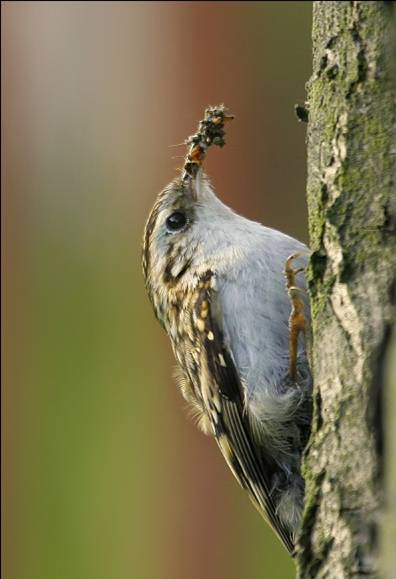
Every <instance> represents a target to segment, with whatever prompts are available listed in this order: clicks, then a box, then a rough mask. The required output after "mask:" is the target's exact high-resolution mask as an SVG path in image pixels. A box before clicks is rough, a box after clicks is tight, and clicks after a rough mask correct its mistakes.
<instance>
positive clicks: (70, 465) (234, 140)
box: [1, 2, 311, 579]
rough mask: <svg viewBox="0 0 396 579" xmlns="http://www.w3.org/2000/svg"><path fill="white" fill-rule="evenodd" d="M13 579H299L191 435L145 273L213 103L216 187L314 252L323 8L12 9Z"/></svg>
mask: <svg viewBox="0 0 396 579" xmlns="http://www.w3.org/2000/svg"><path fill="white" fill-rule="evenodd" d="M1 8H2V81H3V82H2V105H3V106H2V115H3V117H2V118H3V122H2V128H3V131H2V139H3V141H2V145H3V146H2V155H3V158H2V167H3V172H2V187H3V190H2V199H3V258H4V259H3V273H5V276H3V280H4V287H3V290H4V291H3V314H4V317H3V320H4V322H3V328H4V332H5V338H6V339H5V340H3V360H4V362H5V363H4V364H3V383H4V391H3V469H4V473H3V474H4V478H3V530H4V541H3V558H2V565H3V576H4V577H5V578H6V579H90V578H95V579H129V578H132V577H133V578H135V577H136V578H137V579H140V578H141V579H198V578H199V579H201V578H202V577H205V578H206V579H225V578H227V579H240V578H243V579H253V578H262V579H287V578H291V577H293V576H294V572H293V565H292V563H291V561H290V560H289V558H288V556H287V554H286V552H285V551H284V550H283V548H282V546H281V545H280V543H279V542H278V540H277V539H276V538H274V536H273V535H272V532H271V531H270V530H269V529H268V527H267V526H266V525H265V524H264V522H263V521H262V520H261V518H260V517H259V515H258V514H257V513H256V512H255V510H254V509H253V507H252V506H251V504H250V502H249V501H248V499H247V497H246V496H245V494H244V492H243V491H242V490H241V489H239V487H238V486H237V484H236V482H235V481H234V479H233V477H232V475H231V474H230V472H228V469H227V467H226V465H225V463H224V461H223V459H222V457H221V456H220V453H219V452H218V451H217V448H216V446H215V444H214V442H213V441H211V440H209V439H207V438H205V437H204V436H203V435H201V434H200V433H199V432H197V431H196V429H195V426H194V425H193V424H192V423H191V422H190V420H189V419H188V417H187V415H186V413H185V408H184V403H183V401H182V398H181V396H180V395H179V393H178V392H177V389H176V386H175V385H174V383H173V381H172V366H173V363H174V362H173V358H172V355H171V351H170V346H169V344H168V341H167V339H166V336H165V335H164V334H163V332H162V330H161V329H160V327H159V325H158V324H157V322H156V321H155V319H154V316H153V314H152V311H151V308H150V306H149V303H148V300H147V298H146V296H145V293H144V286H143V281H142V276H141V268H140V243H141V236H142V230H143V226H144V222H145V219H146V216H147V214H148V211H149V209H150V206H151V205H152V203H153V201H154V198H155V195H156V193H157V192H158V191H159V190H160V189H161V188H162V187H163V186H164V185H165V184H166V183H167V182H168V181H169V180H171V179H172V178H173V177H174V176H175V175H176V171H175V169H176V168H177V167H178V166H180V163H181V160H180V159H177V158H172V157H174V156H175V155H183V154H184V149H183V148H180V149H177V148H176V149H175V148H170V147H169V146H170V145H174V144H177V143H180V142H182V141H183V140H184V139H185V138H186V137H187V136H188V135H189V134H192V133H193V132H194V130H195V128H196V124H197V122H198V120H199V119H200V118H201V116H202V112H203V109H204V108H205V106H206V105H208V104H217V103H221V102H224V103H225V104H226V105H227V106H228V107H229V108H230V109H231V110H232V111H233V112H234V113H235V115H236V117H237V118H236V120H235V121H234V122H233V123H232V125H229V126H228V127H227V128H228V139H227V141H228V142H227V146H226V148H225V149H223V150H222V151H220V150H212V151H211V152H210V155H209V158H208V164H207V170H208V172H209V174H210V175H211V177H212V179H213V183H214V185H215V187H216V189H217V191H218V193H219V195H220V196H221V198H222V199H223V200H224V201H225V202H226V203H228V204H229V205H231V206H232V207H233V208H235V209H236V210H237V211H239V212H242V213H243V214H244V215H246V216H248V217H251V218H254V219H256V220H259V221H262V222H263V223H265V224H267V225H270V226H273V227H276V228H279V229H281V230H283V231H285V232H287V233H289V234H291V235H294V236H296V237H298V238H300V239H302V240H306V239H307V235H306V208H305V200H304V189H305V182H304V181H305V144H304V139H305V127H304V126H303V125H301V124H299V123H298V122H297V120H296V118H295V116H294V111H293V106H294V104H295V103H297V102H300V103H301V102H303V101H304V97H305V89H304V85H305V82H306V80H307V79H308V77H309V74H310V61H311V57H310V26H311V14H310V13H311V3H310V2H232V3H228V2H193V3H189V2H178V3H176V2H175V3H173V2H3V3H2V5H1Z"/></svg>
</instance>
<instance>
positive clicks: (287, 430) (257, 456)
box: [142, 105, 312, 556]
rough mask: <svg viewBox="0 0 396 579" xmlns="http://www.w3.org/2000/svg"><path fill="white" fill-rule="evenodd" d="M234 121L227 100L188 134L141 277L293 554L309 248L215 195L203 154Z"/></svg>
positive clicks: (307, 393)
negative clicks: (182, 162) (236, 210)
mask: <svg viewBox="0 0 396 579" xmlns="http://www.w3.org/2000/svg"><path fill="white" fill-rule="evenodd" d="M231 118H232V117H231V115H228V114H227V112H226V109H225V107H224V105H220V106H217V107H209V108H208V109H207V110H206V111H205V118H204V120H203V121H201V123H200V125H199V128H198V131H197V133H196V134H195V135H193V136H192V137H190V138H189V139H188V140H187V141H186V143H187V144H188V145H189V151H188V153H187V156H186V158H185V163H184V167H183V170H182V172H181V173H180V175H179V176H177V177H176V178H175V179H174V180H173V181H172V182H171V183H170V184H168V185H167V186H166V187H165V188H164V189H163V190H162V191H161V193H160V194H159V195H158V197H157V199H156V201H155V203H154V206H153V208H152V210H151V212H150V215H149V217H148V220H147V223H146V226H145V229H144V236H143V249H142V264H143V275H144V279H145V285H146V290H147V293H148V296H149V299H150V301H151V303H152V305H153V308H154V313H155V315H156V317H157V319H158V320H159V322H160V324H161V325H162V326H163V328H164V329H165V331H166V333H167V334H168V336H169V338H170V342H171V345H172V349H173V352H174V355H175V359H176V363H177V367H176V372H175V376H176V381H177V383H178V386H179V388H180V390H181V393H182V395H183V397H184V398H185V400H186V401H187V402H188V404H189V406H190V408H191V410H192V413H193V415H194V417H195V419H196V422H197V425H198V427H199V428H200V430H202V431H203V432H204V433H205V434H207V435H209V436H211V437H213V438H214V439H215V440H216V442H217V444H218V446H219V448H220V451H221V453H222V455H223V457H224V459H225V461H226V463H227V464H228V466H229V468H230V469H231V471H232V473H233V474H234V476H235V478H236V479H237V481H238V482H239V484H240V485H241V487H242V488H244V489H245V490H246V491H247V493H248V496H249V498H250V499H251V501H252V502H253V504H254V506H255V507H256V509H257V510H258V511H259V512H260V514H261V515H262V516H263V518H264V519H265V520H266V521H267V523H268V524H269V525H270V527H271V528H272V529H273V531H274V532H275V534H276V535H277V536H278V538H279V539H280V540H281V542H282V543H283V545H284V546H285V547H286V549H287V550H288V551H289V553H290V554H291V555H292V556H294V554H295V547H296V540H297V535H298V530H299V528H300V524H301V517H302V510H303V501H304V480H303V477H302V475H301V460H302V454H303V451H304V448H305V446H306V445H307V441H308V438H309V434H310V428H311V419H312V375H311V371H310V366H309V348H308V341H309V340H308V335H309V321H310V311H309V301H308V298H307V289H306V282H305V278H304V275H303V273H304V270H305V267H306V265H307V259H308V255H309V251H308V248H307V247H306V246H305V245H304V244H303V243H302V242H300V241H298V240H296V239H294V238H292V237H290V236H288V235H286V234H285V233H282V232H280V231H277V230H275V229H272V228H269V227H266V226H264V225H262V224H260V223H257V222H254V221H251V220H249V219H247V218H245V217H243V216H241V215H238V214H237V213H236V212H234V211H233V210H232V209H231V208H229V207H228V206H226V205H225V204H224V203H223V202H222V201H221V200H220V198H219V197H218V196H217V195H216V193H215V191H214V188H213V186H212V184H211V182H210V180H209V178H208V176H207V175H206V174H205V172H204V170H203V160H204V158H205V156H206V153H207V150H208V148H209V147H210V146H211V145H213V144H215V145H219V146H223V145H224V143H225V140H224V133H225V130H224V124H225V123H226V122H227V121H228V120H230V119H231ZM246 193H247V192H244V195H246Z"/></svg>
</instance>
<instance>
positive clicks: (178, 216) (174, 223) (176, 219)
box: [166, 211, 187, 231]
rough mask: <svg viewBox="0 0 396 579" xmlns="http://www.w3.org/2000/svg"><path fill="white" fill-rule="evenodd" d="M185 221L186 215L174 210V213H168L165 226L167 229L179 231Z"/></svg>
mask: <svg viewBox="0 0 396 579" xmlns="http://www.w3.org/2000/svg"><path fill="white" fill-rule="evenodd" d="M186 223H187V217H186V216H185V215H184V213H181V212H180V211H176V212H175V213H172V215H169V217H168V219H167V220H166V227H167V228H168V231H179V230H180V229H183V227H184V226H185V224H186Z"/></svg>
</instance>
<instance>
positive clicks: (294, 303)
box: [285, 253, 306, 382]
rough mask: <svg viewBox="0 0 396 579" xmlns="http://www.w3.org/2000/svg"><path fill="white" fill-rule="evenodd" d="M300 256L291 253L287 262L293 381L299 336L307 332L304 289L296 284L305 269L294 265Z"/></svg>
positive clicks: (290, 362) (290, 364)
mask: <svg viewBox="0 0 396 579" xmlns="http://www.w3.org/2000/svg"><path fill="white" fill-rule="evenodd" d="M298 257H300V254H299V253H295V254H293V255H291V256H290V257H288V259H287V260H286V264H285V276H286V286H287V292H288V294H289V298H290V302H291V312H290V316H289V356H290V358H289V376H290V378H291V380H293V382H295V380H296V378H297V350H298V336H299V334H300V332H304V335H305V333H306V320H305V315H304V302H303V301H302V299H301V292H302V291H303V290H302V289H300V288H299V287H297V286H296V275H297V274H298V273H300V272H302V271H304V268H303V267H300V268H297V269H294V268H293V266H292V263H293V261H294V260H295V259H297V258H298Z"/></svg>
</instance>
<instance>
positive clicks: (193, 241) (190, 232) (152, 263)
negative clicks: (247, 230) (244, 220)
mask: <svg viewBox="0 0 396 579" xmlns="http://www.w3.org/2000/svg"><path fill="white" fill-rule="evenodd" d="M235 217H236V215H235V214H234V213H233V212H232V211H231V209H229V208H228V207H227V206H226V205H224V204H223V203H222V202H221V201H220V200H219V199H218V198H217V197H216V195H215V193H214V190H213V188H212V187H211V185H210V183H209V180H208V178H207V177H206V175H205V174H204V173H203V172H202V170H201V169H200V170H199V171H198V172H197V174H196V176H195V177H194V178H193V179H187V180H183V179H182V178H181V177H179V178H177V179H175V180H174V181H172V182H171V183H170V184H169V185H167V187H165V189H163V191H161V193H160V194H159V196H158V198H157V200H156V202H155V204H154V207H153V209H152V210H151V213H150V215H149V218H148V220H147V223H146V227H145V231H144V239H143V273H144V277H145V280H146V284H147V288H148V290H149V293H150V294H151V293H153V292H161V291H162V290H163V291H166V290H167V289H169V287H175V286H176V285H179V284H186V283H187V284H191V283H192V281H193V278H196V277H197V276H199V275H200V273H203V272H204V271H205V270H206V269H208V267H210V266H211V265H212V264H211V263H209V262H210V258H212V260H213V257H214V256H215V255H216V248H218V247H220V246H222V245H223V243H222V238H223V237H224V234H225V233H226V231H227V229H229V228H230V227H232V220H233V218H235Z"/></svg>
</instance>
